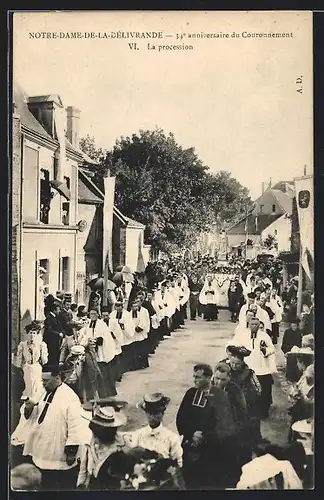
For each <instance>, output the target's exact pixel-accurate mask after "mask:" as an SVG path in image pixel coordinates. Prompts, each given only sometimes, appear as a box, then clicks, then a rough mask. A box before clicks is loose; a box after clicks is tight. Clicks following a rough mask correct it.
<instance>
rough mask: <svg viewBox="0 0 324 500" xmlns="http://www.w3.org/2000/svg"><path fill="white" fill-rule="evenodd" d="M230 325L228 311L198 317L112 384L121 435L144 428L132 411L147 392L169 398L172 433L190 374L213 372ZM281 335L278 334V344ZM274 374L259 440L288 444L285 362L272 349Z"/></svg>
mask: <svg viewBox="0 0 324 500" xmlns="http://www.w3.org/2000/svg"><path fill="white" fill-rule="evenodd" d="M235 326H236V325H235V324H233V323H232V322H230V321H229V312H228V311H227V310H222V311H220V314H219V320H218V321H215V322H206V321H204V320H202V319H201V318H197V320H196V321H190V320H187V321H186V326H185V328H184V329H182V330H178V331H177V332H174V333H172V337H170V338H167V339H165V340H163V342H161V343H160V344H159V346H158V347H157V349H156V352H155V354H153V355H152V356H150V358H149V363H150V366H149V368H146V369H144V370H139V371H136V372H129V373H125V374H124V375H123V379H122V381H121V382H120V383H119V384H117V391H118V397H119V398H121V399H125V400H126V401H127V402H128V407H127V409H126V413H127V416H128V422H127V425H126V427H125V430H134V429H137V428H139V427H141V426H142V425H146V419H145V414H144V412H143V411H142V410H140V409H138V408H136V403H137V402H138V401H139V400H140V398H141V396H142V395H143V394H145V393H150V392H163V393H164V394H165V395H166V396H168V397H170V398H171V403H170V404H169V406H168V408H167V410H166V413H165V417H164V425H165V426H167V427H169V428H170V429H172V430H176V427H175V417H176V413H177V409H178V407H179V404H180V402H181V400H182V397H183V395H184V393H185V392H186V390H187V389H189V387H191V383H192V371H193V370H192V369H193V366H194V365H195V364H196V363H201V362H202V363H209V364H210V365H211V366H212V367H214V366H215V364H216V363H217V362H218V361H220V360H222V359H223V358H224V357H225V347H224V346H225V344H226V342H227V341H228V339H230V338H231V336H232V335H233V331H234V328H235ZM281 336H282V332H281V335H280V339H281ZM276 356H277V366H278V368H279V373H278V375H275V377H274V378H275V384H274V388H273V397H274V404H273V406H272V408H271V410H270V416H269V418H268V419H267V420H264V421H263V422H262V435H263V437H264V438H267V439H269V440H270V441H271V442H273V443H276V444H283V443H285V442H286V440H287V435H288V427H289V418H288V414H287V403H288V402H287V395H286V388H287V385H286V383H285V377H284V373H283V371H282V368H283V363H284V358H283V355H282V353H281V351H280V348H279V347H277V354H276Z"/></svg>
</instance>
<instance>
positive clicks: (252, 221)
mask: <svg viewBox="0 0 324 500" xmlns="http://www.w3.org/2000/svg"><path fill="white" fill-rule="evenodd" d="M281 216H282V214H271V215H268V214H258V215H257V216H256V215H254V214H249V215H248V216H247V217H244V218H243V219H241V220H240V221H239V222H237V223H236V224H234V226H232V227H231V228H230V229H228V231H227V234H242V235H245V233H246V219H247V220H248V222H247V234H248V235H249V234H250V235H257V234H261V233H262V231H264V230H265V229H266V228H267V227H268V226H270V225H271V224H272V223H273V222H274V221H275V220H277V219H279V217H281ZM256 224H257V228H256Z"/></svg>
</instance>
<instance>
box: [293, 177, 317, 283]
mask: <svg viewBox="0 0 324 500" xmlns="http://www.w3.org/2000/svg"><path fill="white" fill-rule="evenodd" d="M295 187H296V201H297V210H298V221H299V232H300V245H301V264H302V266H303V269H304V271H305V273H306V274H307V276H308V277H309V278H310V279H311V267H312V265H313V262H314V187H313V176H312V175H307V176H304V177H297V178H295Z"/></svg>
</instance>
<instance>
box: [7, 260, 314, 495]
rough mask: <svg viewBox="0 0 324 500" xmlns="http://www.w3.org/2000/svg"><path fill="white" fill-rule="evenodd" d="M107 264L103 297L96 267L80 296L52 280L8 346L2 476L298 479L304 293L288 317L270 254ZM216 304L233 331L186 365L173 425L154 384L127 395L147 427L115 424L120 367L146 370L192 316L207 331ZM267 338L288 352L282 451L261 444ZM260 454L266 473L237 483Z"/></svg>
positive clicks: (306, 380) (168, 481)
mask: <svg viewBox="0 0 324 500" xmlns="http://www.w3.org/2000/svg"><path fill="white" fill-rule="evenodd" d="M124 271H125V270H124ZM117 274H118V277H117V279H115V280H114V278H113V277H112V280H109V290H108V291H107V292H108V293H107V294H105V296H106V297H107V300H106V303H104V295H103V286H105V284H107V283H106V282H105V281H104V280H103V279H101V278H98V279H97V280H94V282H93V283H91V294H90V299H89V304H88V306H86V305H84V304H74V303H72V300H71V294H64V292H62V291H58V292H57V293H56V296H53V295H47V296H46V298H45V300H44V310H43V315H44V321H32V322H31V323H30V324H29V325H27V326H26V328H25V332H26V340H22V341H21V343H20V344H19V346H18V350H17V352H16V353H14V356H13V359H14V362H13V375H12V390H13V395H12V400H13V404H12V435H11V445H12V446H11V448H12V453H11V468H12V476H11V477H12V484H13V486H12V487H13V488H14V489H15V486H14V484H19V485H21V484H23V487H22V489H27V490H28V489H31V490H33V489H41V490H43V489H45V490H51V489H52V490H53V489H54V490H65V489H76V488H78V489H88V490H97V489H106V490H134V489H135V490H136V489H143V490H145V489H151V490H159V489H178V490H182V489H188V490H190V489H200V490H208V489H212V490H213V489H220V490H224V489H236V488H237V489H257V485H258V484H259V485H261V484H262V486H261V487H260V488H261V489H281V487H282V485H283V484H285V485H286V486H285V488H288V489H303V488H307V487H309V486H310V485H309V483H310V482H311V473H310V472H309V471H310V468H311V465H310V463H309V460H308V458H307V457H309V456H310V455H311V454H312V447H313V405H314V326H313V323H312V319H313V317H314V296H313V295H311V294H309V296H307V298H306V299H305V301H304V305H303V311H302V314H301V317H300V318H299V317H298V316H297V313H296V314H295V316H294V317H293V316H292V312H291V309H292V308H291V301H293V300H294V299H295V298H296V295H294V294H293V292H292V290H290V295H289V293H288V292H289V291H287V290H286V289H285V288H284V287H283V285H282V278H281V267H280V262H277V261H272V262H270V263H259V262H257V261H248V260H244V259H238V258H237V259H234V260H233V259H232V260H229V261H227V262H226V263H221V262H217V259H215V258H212V257H210V256H205V257H200V258H198V259H196V260H195V261H188V260H187V261H185V260H184V259H181V258H174V259H169V260H161V261H158V262H155V263H154V264H150V265H148V267H147V270H146V273H145V274H144V275H142V276H140V275H137V276H136V275H134V274H133V273H131V272H130V270H129V269H126V271H125V272H124V273H123V272H122V271H121V270H120V271H118V272H117ZM115 276H116V275H115ZM224 297H226V306H224ZM305 297H306V295H305ZM221 309H228V321H229V322H231V323H233V334H232V337H231V338H229V339H228V340H227V342H226V345H225V348H224V352H223V355H222V356H220V358H219V359H217V356H215V360H214V366H210V365H209V364H206V363H204V360H201V362H200V363H198V364H196V365H195V366H193V367H192V368H193V374H192V375H193V380H192V387H191V388H189V389H188V390H187V391H186V393H185V394H184V395H183V399H182V402H181V404H180V406H179V407H178V409H177V414H176V416H175V425H176V429H177V432H175V431H173V430H171V429H168V428H167V427H165V426H164V425H163V417H164V414H165V411H166V409H167V407H168V405H169V403H170V396H169V395H168V394H164V393H163V387H162V384H161V383H159V384H157V387H156V390H155V392H154V393H152V394H143V395H142V399H141V400H140V401H138V408H139V409H141V410H142V411H143V412H144V413H145V415H146V418H147V426H146V427H142V428H139V429H137V430H135V431H132V432H131V431H129V430H127V421H128V414H127V404H128V403H127V401H122V400H120V399H119V396H118V386H119V384H120V382H121V380H122V378H123V376H124V374H126V373H129V372H136V371H138V370H146V369H148V368H149V366H150V359H151V358H152V356H154V353H155V352H156V351H157V349H158V347H159V345H160V344H161V343H162V342H165V340H166V339H168V338H170V337H171V336H174V335H177V332H179V331H181V330H182V329H183V328H184V327H185V326H186V325H187V324H188V322H189V323H190V322H191V321H197V318H201V319H202V320H204V321H206V322H209V324H210V327H211V328H213V329H214V331H215V336H217V332H219V331H220V326H219V314H220V310H221ZM287 319H288V321H289V323H288V324H289V328H287V329H286V330H285V332H284V334H283V340H282V342H281V344H280V347H279V345H278V341H279V339H280V333H281V331H282V325H284V324H285V323H286V322H287ZM197 326H198V325H197ZM279 343H280V342H279ZM278 349H282V352H283V354H284V355H285V357H286V359H287V368H286V376H287V380H288V381H289V383H290V384H291V387H290V393H289V396H288V395H287V398H288V397H289V401H290V402H291V409H290V418H291V426H290V431H289V434H288V435H287V440H286V442H285V443H282V450H279V451H278V449H276V450H275V451H273V450H274V447H272V448H271V446H272V443H269V442H267V441H266V440H265V438H264V436H262V429H261V427H262V426H261V422H262V421H263V420H266V419H269V412H270V408H271V406H272V404H273V384H274V376H276V375H275V374H276V373H277V372H278V368H277V364H276V353H277V351H278ZM131 376H133V377H136V373H133V374H132V375H131ZM165 376H166V377H167V376H168V375H167V370H166V373H165ZM175 384H176V381H175ZM188 384H189V381H188ZM300 429H302V430H300ZM296 447H297V448H296ZM292 449H298V456H299V457H300V461H299V462H298V463H297V464H296V463H295V462H294V460H290V459H289V458H287V457H290V456H292V455H294V453H292V455H291V452H290V451H289V450H292ZM271 450H272V451H271ZM294 456H296V454H295V455H294ZM264 457H265V458H264ZM269 457H270V458H269ZM283 457H284V458H283ZM261 458H262V459H263V460H264V461H268V462H267V463H269V464H270V465H269V467H268V475H266V477H262V478H259V479H258V477H257V475H256V476H255V477H254V478H253V480H252V479H251V478H250V479H249V480H248V477H249V474H248V472H249V470H250V468H251V467H252V468H253V464H254V463H255V465H256V464H257V462H258V460H260V459H261ZM287 461H288V462H289V465H288V466H287ZM293 462H294V463H293ZM265 463H266V462H265ZM27 464H28V466H29V469H28V470H29V472H28V474H27V477H25V476H24V472H23V471H24V470H27V469H26V467H27ZM250 464H252V465H250ZM304 465H305V467H304ZM30 467H34V469H30ZM24 468H25V469H24ZM33 470H34V473H33ZM39 473H40V474H39ZM37 474H38V475H37ZM28 477H30V478H31V480H30V483H28ZM37 477H38V478H39V479H38V480H35V478H37ZM15 478H16V479H15ZM17 478H18V479H17ZM22 478H23V479H22ZM32 481H33V482H32ZM249 481H250V482H249ZM251 483H253V484H251ZM287 484H289V485H290V486H287ZM242 485H243V486H242ZM16 489H20V488H19V487H17V488H16Z"/></svg>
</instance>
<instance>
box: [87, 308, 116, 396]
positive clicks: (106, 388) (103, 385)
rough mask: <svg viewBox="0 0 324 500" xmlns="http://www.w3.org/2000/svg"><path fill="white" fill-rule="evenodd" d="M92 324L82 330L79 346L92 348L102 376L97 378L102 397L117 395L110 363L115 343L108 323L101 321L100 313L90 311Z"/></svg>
mask: <svg viewBox="0 0 324 500" xmlns="http://www.w3.org/2000/svg"><path fill="white" fill-rule="evenodd" d="M89 316H90V323H89V324H88V325H86V326H84V327H83V328H82V329H81V330H80V334H79V344H80V345H84V347H86V346H89V347H90V348H92V352H93V353H94V356H95V360H96V362H97V363H98V366H99V370H100V374H101V376H99V377H98V378H97V383H98V394H99V396H100V397H108V396H115V395H116V394H117V391H116V386H115V383H116V381H115V379H114V370H113V368H112V365H111V364H110V362H111V361H112V360H113V359H114V357H115V342H114V340H113V338H112V336H111V333H110V330H109V328H108V326H107V325H106V323H105V322H104V321H103V320H102V319H99V317H98V311H97V310H96V309H91V310H90V311H89Z"/></svg>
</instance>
